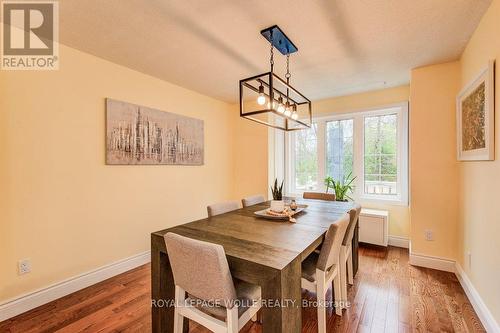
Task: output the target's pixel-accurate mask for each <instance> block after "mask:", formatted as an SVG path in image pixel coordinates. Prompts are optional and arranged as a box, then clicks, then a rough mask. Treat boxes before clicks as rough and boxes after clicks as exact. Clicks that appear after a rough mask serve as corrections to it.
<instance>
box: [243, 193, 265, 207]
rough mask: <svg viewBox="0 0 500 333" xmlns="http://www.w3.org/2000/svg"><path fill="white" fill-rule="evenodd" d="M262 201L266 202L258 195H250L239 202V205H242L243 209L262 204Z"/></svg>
mask: <svg viewBox="0 0 500 333" xmlns="http://www.w3.org/2000/svg"><path fill="white" fill-rule="evenodd" d="M264 201H266V199H265V198H264V196H263V195H260V194H259V195H252V196H249V197H246V198H243V199H242V200H241V203H242V204H243V208H245V207H248V206H253V205H257V204H260V203H263V202H264Z"/></svg>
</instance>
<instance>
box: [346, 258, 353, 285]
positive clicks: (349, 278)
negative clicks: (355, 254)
mask: <svg viewBox="0 0 500 333" xmlns="http://www.w3.org/2000/svg"><path fill="white" fill-rule="evenodd" d="M347 281H348V282H349V284H350V285H353V284H354V273H353V269H352V252H350V253H348V254H347Z"/></svg>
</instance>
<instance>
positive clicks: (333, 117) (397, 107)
mask: <svg viewBox="0 0 500 333" xmlns="http://www.w3.org/2000/svg"><path fill="white" fill-rule="evenodd" d="M391 109H394V110H391ZM383 114H398V166H399V167H398V174H397V177H398V180H400V181H398V193H399V195H398V196H397V197H391V198H388V197H386V196H383V195H373V194H365V193H364V160H363V156H364V141H365V138H364V135H365V132H364V118H365V117H368V116H377V115H383ZM346 119H353V174H354V175H355V176H357V177H356V180H355V191H354V193H353V197H354V199H355V200H360V201H364V202H367V201H369V202H373V203H383V204H389V205H404V206H407V205H408V193H409V187H408V158H409V157H408V131H409V127H408V102H407V101H405V102H401V103H395V104H390V105H384V106H379V107H376V108H370V109H362V110H357V111H350V112H346V113H342V114H340V113H333V114H327V115H322V116H321V117H314V119H313V122H314V123H316V124H317V129H318V133H317V135H318V141H317V152H318V154H317V155H318V186H319V188H318V189H317V191H324V190H325V186H324V184H323V179H325V177H326V175H325V172H326V171H325V168H326V161H325V158H326V140H325V135H326V130H325V127H326V122H328V121H338V120H346ZM356 133H362V135H359V134H356ZM288 134H289V133H287V135H285V151H286V156H287V160H286V163H285V179H286V181H285V184H286V185H285V191H286V193H287V195H290V196H301V195H302V191H298V190H296V189H295V188H294V186H295V182H294V181H293V175H294V164H295V163H290V162H291V161H293V160H295V150H294V149H292V146H293V145H292V139H291V136H290V135H288Z"/></svg>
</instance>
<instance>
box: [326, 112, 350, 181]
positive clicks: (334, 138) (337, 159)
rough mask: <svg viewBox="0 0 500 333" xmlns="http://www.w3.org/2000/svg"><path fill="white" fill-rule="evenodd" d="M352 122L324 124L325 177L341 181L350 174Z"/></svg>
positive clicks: (340, 121) (329, 122) (342, 121)
mask: <svg viewBox="0 0 500 333" xmlns="http://www.w3.org/2000/svg"><path fill="white" fill-rule="evenodd" d="M352 136H353V120H352V119H346V120H336V121H328V122H327V123H326V176H329V177H332V178H333V179H335V180H339V181H342V180H343V179H344V177H346V176H347V175H349V173H352V167H353V166H352V163H353V157H352V156H353V143H352Z"/></svg>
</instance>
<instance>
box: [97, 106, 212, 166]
mask: <svg viewBox="0 0 500 333" xmlns="http://www.w3.org/2000/svg"><path fill="white" fill-rule="evenodd" d="M203 142H204V134H203V120H199V119H194V118H190V117H186V116H181V115H178V114H175V113H170V112H164V111H160V110H156V109H152V108H148V107H145V106H140V105H135V104H131V103H127V102H121V101H116V100H113V99H110V98H107V99H106V164H112V165H116V164H118V165H123V164H125V165H130V164H140V165H143V164H148V165H154V164H174V165H203V158H204V146H203V144H204V143H203Z"/></svg>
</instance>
